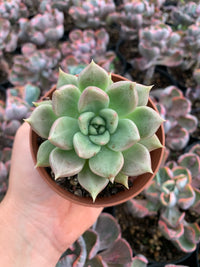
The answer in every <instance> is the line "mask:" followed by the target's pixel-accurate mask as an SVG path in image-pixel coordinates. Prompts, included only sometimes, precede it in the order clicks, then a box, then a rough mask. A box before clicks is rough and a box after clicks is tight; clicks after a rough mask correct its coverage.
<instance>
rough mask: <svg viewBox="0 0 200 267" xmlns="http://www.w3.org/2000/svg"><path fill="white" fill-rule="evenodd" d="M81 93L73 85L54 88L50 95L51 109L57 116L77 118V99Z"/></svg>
mask: <svg viewBox="0 0 200 267" xmlns="http://www.w3.org/2000/svg"><path fill="white" fill-rule="evenodd" d="M80 95H81V93H80V91H79V89H78V88H77V87H76V86H75V85H71V84H70V85H64V86H62V87H60V88H59V89H58V90H55V91H54V93H53V96H52V105H53V110H54V112H55V114H56V115H57V116H69V117H72V118H77V117H78V116H79V113H78V101H79V97H80Z"/></svg>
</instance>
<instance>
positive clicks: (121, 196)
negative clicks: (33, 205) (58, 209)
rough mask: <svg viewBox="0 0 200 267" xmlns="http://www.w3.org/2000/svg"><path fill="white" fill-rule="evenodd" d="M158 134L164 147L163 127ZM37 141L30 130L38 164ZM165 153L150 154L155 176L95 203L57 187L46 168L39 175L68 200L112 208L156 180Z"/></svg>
mask: <svg viewBox="0 0 200 267" xmlns="http://www.w3.org/2000/svg"><path fill="white" fill-rule="evenodd" d="M112 80H113V82H118V81H126V80H127V79H126V78H124V77H122V76H120V75H116V74H112ZM55 89H56V87H55V86H54V87H53V88H52V89H51V90H50V91H49V92H47V93H46V94H45V95H44V97H43V98H42V99H41V100H43V99H44V98H46V97H50V98H51V97H52V93H53V92H54V91H55ZM148 106H149V107H151V108H153V109H154V110H156V111H157V112H158V110H157V108H156V106H155V104H154V103H153V102H152V100H151V99H149V101H148ZM156 134H157V136H158V138H159V140H160V142H161V144H162V145H163V146H164V143H165V135H164V128H163V125H161V126H160V127H159V129H158V130H157V132H156ZM37 140H38V135H37V134H36V133H35V132H34V131H33V130H32V129H31V130H30V149H31V154H32V157H33V160H34V163H36V157H37V151H38V141H37ZM163 153H164V147H162V148H159V149H156V150H154V151H152V152H150V155H151V164H152V170H153V174H151V173H145V174H142V175H139V176H137V177H135V178H134V179H133V185H132V186H131V187H130V188H129V189H126V190H125V191H121V192H118V193H117V194H116V195H112V196H109V197H108V196H105V197H97V198H96V200H95V203H93V201H92V198H90V197H80V196H76V195H74V194H73V193H70V192H69V191H68V190H65V189H63V188H62V187H60V186H59V185H57V184H56V182H55V181H54V180H52V178H51V177H50V175H49V174H48V172H47V170H46V169H45V168H44V167H38V168H37V170H38V172H39V174H40V175H41V177H42V178H43V179H44V180H45V182H47V183H48V184H49V186H50V187H51V188H52V189H53V190H54V191H55V192H57V193H58V194H59V195H60V196H62V197H64V198H65V199H68V200H69V201H71V202H74V203H76V204H80V205H84V206H93V207H110V206H114V205H118V204H121V203H123V202H125V201H127V200H128V199H131V198H133V197H135V196H137V195H138V194H139V193H140V192H141V191H142V190H143V189H144V188H145V187H146V186H147V185H148V183H149V182H150V181H151V180H152V179H153V178H154V176H155V174H156V173H157V171H158V170H159V166H160V164H161V161H162V156H163Z"/></svg>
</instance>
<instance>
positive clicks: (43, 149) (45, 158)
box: [36, 140, 55, 167]
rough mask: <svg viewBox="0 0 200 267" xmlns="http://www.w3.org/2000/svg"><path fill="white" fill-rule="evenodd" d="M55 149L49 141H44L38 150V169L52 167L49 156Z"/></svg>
mask: <svg viewBox="0 0 200 267" xmlns="http://www.w3.org/2000/svg"><path fill="white" fill-rule="evenodd" d="M54 148H55V146H54V145H52V144H51V143H50V142H49V140H46V141H44V142H43V143H42V144H41V145H40V146H39V149H38V152H37V164H36V167H48V166H50V163H49V156H50V153H51V151H52V150H53V149H54Z"/></svg>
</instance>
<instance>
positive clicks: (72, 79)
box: [56, 69, 78, 89]
mask: <svg viewBox="0 0 200 267" xmlns="http://www.w3.org/2000/svg"><path fill="white" fill-rule="evenodd" d="M68 84H71V85H74V86H78V78H77V77H76V76H75V75H71V74H68V73H66V72H64V71H63V70H61V69H59V76H58V82H57V85H56V87H57V89H59V88H60V87H62V86H63V85H68Z"/></svg>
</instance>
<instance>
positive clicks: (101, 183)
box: [78, 164, 109, 202]
mask: <svg viewBox="0 0 200 267" xmlns="http://www.w3.org/2000/svg"><path fill="white" fill-rule="evenodd" d="M78 181H79V183H80V185H81V186H82V187H83V188H84V189H85V190H87V191H88V192H89V193H90V195H91V197H92V199H93V202H95V199H96V197H97V196H98V194H99V193H100V192H101V191H102V190H103V189H104V188H105V187H106V186H107V184H108V183H109V180H108V179H106V178H104V177H101V176H98V175H96V174H95V173H93V172H92V171H91V170H90V168H89V167H88V165H87V164H85V166H84V168H83V169H82V171H81V172H79V174H78Z"/></svg>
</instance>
